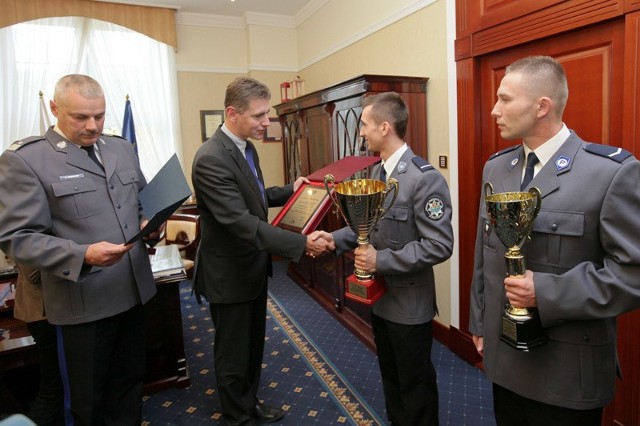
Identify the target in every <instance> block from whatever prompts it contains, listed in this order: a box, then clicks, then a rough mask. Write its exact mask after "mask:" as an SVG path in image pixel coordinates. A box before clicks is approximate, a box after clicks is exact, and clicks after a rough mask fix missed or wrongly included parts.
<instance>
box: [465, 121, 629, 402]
mask: <svg viewBox="0 0 640 426" xmlns="http://www.w3.org/2000/svg"><path fill="white" fill-rule="evenodd" d="M505 151H506V152H504V151H503V152H502V153H499V154H498V155H494V156H493V157H492V158H490V159H489V161H487V163H486V165H485V168H484V173H483V184H484V182H491V184H492V185H493V187H494V192H506V191H520V180H521V170H522V161H524V150H523V148H522V146H518V147H514V148H513V149H511V150H505ZM639 183H640V162H638V161H637V160H636V159H635V158H634V157H633V156H631V154H630V153H628V152H626V151H623V150H620V151H618V149H617V148H615V147H610V146H604V145H597V144H589V143H587V142H584V141H583V140H581V139H580V138H579V137H578V136H577V135H576V134H575V133H573V132H571V135H570V136H569V138H568V139H567V140H566V141H565V142H564V144H563V145H562V146H561V147H560V149H559V150H558V151H557V152H556V153H555V154H554V155H553V157H552V158H551V160H550V161H549V162H548V163H547V164H545V165H544V167H543V168H542V169H541V170H540V172H539V173H538V174H537V175H536V176H535V177H534V179H533V180H532V181H531V183H530V184H529V186H530V187H531V186H535V187H537V188H539V189H540V191H541V193H542V208H541V210H540V214H539V215H538V217H537V219H536V220H535V222H534V228H533V233H532V235H531V241H529V242H528V243H526V244H525V246H524V249H523V253H524V255H525V262H526V267H527V269H530V270H532V271H533V272H534V277H533V280H534V283H535V291H536V299H537V305H538V310H539V314H540V318H541V320H542V325H543V327H545V328H546V331H547V335H548V339H549V341H548V343H547V344H546V345H544V346H541V347H538V348H535V349H533V350H531V351H530V352H521V351H518V350H515V349H512V348H511V347H509V346H508V345H507V344H505V343H502V342H500V340H499V336H500V334H501V326H500V324H501V322H500V321H501V320H500V318H501V315H502V313H503V311H504V307H505V304H506V303H507V299H506V295H505V291H504V285H503V281H504V277H505V274H506V272H505V270H506V267H505V261H504V253H505V247H504V246H502V244H501V243H500V241H499V240H498V238H497V237H496V235H495V233H494V232H493V231H492V229H491V227H490V226H489V222H488V220H487V216H486V212H485V208H484V199H482V200H481V206H480V215H479V216H480V217H479V220H478V234H477V240H476V249H475V267H474V275H473V282H472V286H471V312H470V323H469V330H470V331H471V333H473V334H474V335H479V336H484V368H485V372H486V374H487V376H488V378H489V379H490V380H491V381H492V382H494V383H497V384H498V385H500V386H503V387H505V388H507V389H510V390H511V391H513V392H515V393H517V394H520V395H522V396H524V397H526V398H530V399H533V400H537V401H542V402H544V403H547V404H552V405H556V406H561V407H567V408H572V409H579V410H583V409H592V408H597V407H602V406H604V405H606V404H607V403H608V402H609V401H610V400H611V399H612V398H613V396H614V384H615V377H616V367H617V364H616V319H615V317H616V315H618V314H621V313H623V312H625V311H629V310H631V309H634V308H636V307H638V305H639V301H640V232H638V229H640V214H639V212H640V186H639ZM483 195H484V194H483Z"/></svg>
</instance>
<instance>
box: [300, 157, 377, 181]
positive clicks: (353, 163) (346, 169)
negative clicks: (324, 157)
mask: <svg viewBox="0 0 640 426" xmlns="http://www.w3.org/2000/svg"><path fill="white" fill-rule="evenodd" d="M378 161H380V157H373V156H350V157H344V158H343V159H341V160H338V161H336V162H335V163H331V164H329V165H328V166H325V167H323V168H321V169H320V170H316V171H315V172H313V173H311V174H310V175H309V176H307V178H308V179H309V180H310V181H312V182H324V176H325V175H327V174H332V175H333V177H334V179H335V182H341V181H343V180H345V179H346V178H348V177H349V176H351V175H353V174H354V173H356V172H358V171H360V170H362V169H364V168H365V167H369V166H370V165H372V164H375V163H377V162H378Z"/></svg>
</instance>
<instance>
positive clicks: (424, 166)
mask: <svg viewBox="0 0 640 426" xmlns="http://www.w3.org/2000/svg"><path fill="white" fill-rule="evenodd" d="M411 161H412V162H413V164H415V165H416V166H418V168H419V169H420V170H421V171H422V172H423V173H424V172H426V171H427V170H429V169H433V166H432V165H431V164H429V162H428V161H427V160H425V159H424V158H422V157H419V156H417V155H416V156H415V157H413V158H412V159H411Z"/></svg>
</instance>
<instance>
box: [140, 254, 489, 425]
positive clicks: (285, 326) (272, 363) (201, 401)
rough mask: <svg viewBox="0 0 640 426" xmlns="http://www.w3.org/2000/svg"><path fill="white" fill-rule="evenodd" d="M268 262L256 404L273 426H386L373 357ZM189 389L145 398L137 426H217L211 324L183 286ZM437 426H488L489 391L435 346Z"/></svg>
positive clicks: (281, 266) (478, 376) (282, 268)
mask: <svg viewBox="0 0 640 426" xmlns="http://www.w3.org/2000/svg"><path fill="white" fill-rule="evenodd" d="M286 267H287V263H286V262H283V261H281V262H275V263H274V278H273V280H271V281H270V283H269V302H268V312H267V314H268V317H267V341H266V344H265V353H264V362H263V372H262V380H261V389H260V391H259V392H258V397H259V398H261V399H263V400H264V401H265V402H266V403H267V404H269V405H274V406H278V407H281V408H283V409H284V410H285V412H286V415H285V417H284V418H283V419H282V420H281V421H280V422H279V423H277V424H279V425H283V426H286V425H314V424H317V425H384V424H387V420H386V416H385V410H384V397H383V395H382V385H381V383H380V372H379V370H378V365H377V361H376V356H375V354H374V353H373V352H371V351H370V350H369V349H368V348H367V347H366V346H365V345H364V344H362V343H361V342H360V341H359V340H358V339H356V338H355V337H354V336H353V335H352V334H351V333H350V332H349V331H348V330H346V329H345V328H344V327H342V325H341V324H340V323H339V322H337V321H336V320H335V319H334V318H333V317H331V315H329V314H328V313H327V312H326V311H325V310H324V309H323V308H322V307H320V306H319V305H318V304H317V303H316V302H315V301H314V300H313V299H311V298H310V297H309V296H308V295H307V294H306V293H305V292H304V291H303V290H302V289H300V288H299V287H298V286H297V285H296V284H295V283H293V282H292V281H291V280H290V279H289V278H288V276H287V275H286ZM180 297H181V309H182V316H183V327H184V336H185V337H184V338H185V350H186V356H187V366H188V368H189V373H190V376H191V386H190V387H188V388H185V389H170V390H166V391H163V392H159V393H156V394H152V395H149V396H145V401H144V408H143V423H142V424H143V425H144V426H146V425H153V426H155V425H185V426H186V425H189V426H191V425H205V424H206V425H211V424H224V421H223V420H222V414H221V408H220V402H219V399H218V396H217V395H216V390H215V375H214V372H213V347H212V345H213V333H214V329H213V325H212V322H211V318H210V317H209V309H208V306H206V305H202V306H200V305H198V304H197V303H196V301H195V298H193V297H192V296H191V294H190V283H189V282H187V281H185V282H183V283H182V285H181V291H180ZM433 362H434V364H435V365H436V369H437V372H438V388H439V392H440V407H439V409H440V423H441V425H474V426H475V425H494V424H495V422H494V420H493V413H492V407H491V405H492V400H491V386H490V383H489V382H488V381H487V380H486V379H485V378H484V375H483V374H482V372H481V371H479V370H478V369H476V368H474V367H472V366H470V365H469V364H467V363H465V362H464V361H462V360H461V359H459V358H458V357H457V356H455V355H454V354H452V353H451V352H450V351H449V350H448V349H447V348H446V347H444V346H442V345H441V344H440V343H438V342H434V349H433Z"/></svg>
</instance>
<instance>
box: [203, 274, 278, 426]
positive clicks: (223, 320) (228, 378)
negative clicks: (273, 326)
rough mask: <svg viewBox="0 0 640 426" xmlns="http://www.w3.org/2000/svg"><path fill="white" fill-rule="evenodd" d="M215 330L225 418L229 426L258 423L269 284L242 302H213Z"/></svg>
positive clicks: (214, 358)
mask: <svg viewBox="0 0 640 426" xmlns="http://www.w3.org/2000/svg"><path fill="white" fill-rule="evenodd" d="M209 309H210V310H211V318H212V319H213V325H214V327H215V329H216V332H215V341H214V348H213V364H214V367H215V373H216V381H217V384H218V394H219V396H220V402H221V403H222V412H223V416H224V419H225V420H226V422H227V423H228V424H230V425H250V424H256V423H255V419H254V418H253V417H252V410H253V407H254V406H255V404H256V402H257V397H256V394H257V392H258V386H259V385H260V372H261V370H262V356H263V352H264V336H265V326H266V314H267V285H266V278H265V285H264V289H263V291H262V292H261V293H260V295H259V296H258V297H257V298H256V299H254V300H251V301H249V302H243V303H211V304H210V305H209Z"/></svg>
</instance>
